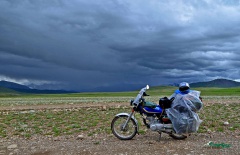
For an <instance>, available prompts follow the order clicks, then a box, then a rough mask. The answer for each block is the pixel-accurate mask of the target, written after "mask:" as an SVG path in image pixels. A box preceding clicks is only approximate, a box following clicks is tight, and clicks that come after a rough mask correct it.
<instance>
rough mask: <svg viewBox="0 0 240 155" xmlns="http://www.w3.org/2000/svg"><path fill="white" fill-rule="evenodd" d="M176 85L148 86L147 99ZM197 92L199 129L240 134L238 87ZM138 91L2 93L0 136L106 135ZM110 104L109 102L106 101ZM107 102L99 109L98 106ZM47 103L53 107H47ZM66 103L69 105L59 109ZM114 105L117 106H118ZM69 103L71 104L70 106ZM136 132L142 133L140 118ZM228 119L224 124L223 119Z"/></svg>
mask: <svg viewBox="0 0 240 155" xmlns="http://www.w3.org/2000/svg"><path fill="white" fill-rule="evenodd" d="M175 89H177V88H176V87H152V88H150V90H148V92H147V93H148V94H150V95H151V96H149V97H146V99H147V100H149V101H153V102H155V103H158V100H159V98H160V97H164V96H170V95H171V94H172V92H174V90H175ZM196 90H199V91H201V92H202V93H201V95H202V97H203V102H204V107H203V109H202V110H201V111H200V112H199V116H200V118H201V119H202V120H203V123H202V124H201V126H200V129H199V132H202V133H209V132H224V133H225V132H231V133H233V134H235V135H237V136H240V113H239V111H240V88H196ZM137 93H138V91H133V92H118V93H75V94H50V95H48V94H41V95H40V94H39V95H36V94H35V95H34V94H17V93H16V92H11V91H10V92H7V93H2V96H1V97H0V138H1V137H7V138H9V137H11V136H21V137H25V138H30V137H31V136H33V135H38V134H40V135H52V136H59V135H69V134H79V133H81V134H85V135H87V136H92V135H94V134H110V133H111V130H110V124H111V120H112V119H113V117H114V116H115V115H116V114H117V113H120V112H130V106H126V105H128V104H124V105H123V104H122V103H128V102H129V101H130V99H133V98H135V97H136V95H137ZM97 103H98V104H100V106H98V107H92V108H89V107H82V108H76V107H74V105H81V104H84V105H95V104H97ZM107 103H111V104H109V105H108V104H107ZM118 103H119V104H118ZM105 104H106V105H108V107H106V108H104V109H102V108H101V106H104V105H105ZM23 105H24V106H25V107H26V106H27V107H28V105H44V107H45V108H43V109H33V110H21V109H20V110H19V109H18V110H1V108H3V107H10V108H14V107H15V106H18V107H21V106H23ZM49 105H51V106H52V105H53V106H54V107H53V108H51V109H47V108H46V107H48V106H49ZM60 105H70V108H69V109H68V108H60V109H59V107H60ZM114 105H121V106H119V107H117V106H114ZM71 106H72V107H71ZM136 117H137V119H138V120H139V123H140V133H141V134H144V133H145V131H146V130H145V129H146V128H145V127H143V124H142V123H141V122H142V121H141V118H140V116H139V115H136ZM225 121H227V122H229V125H228V126H225V125H224V122H225Z"/></svg>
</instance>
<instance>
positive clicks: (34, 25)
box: [0, 0, 240, 90]
mask: <svg viewBox="0 0 240 155" xmlns="http://www.w3.org/2000/svg"><path fill="white" fill-rule="evenodd" d="M239 10H240V6H239V2H238V1H223V0H219V1H169V2H166V1H159V0H153V1H147V0H139V1H127V0H126V1H125V0H124V1H116V0H104V1H94V0H89V1H83V0H80V1H79V0H70V1H67V0H51V1H47V0H45V1H39V0H35V1H31V0H22V1H11V0H2V1H1V2H0V54H1V57H0V60H1V61H0V64H1V67H0V75H1V76H4V77H9V78H11V79H16V80H23V79H27V80H28V81H31V80H32V81H45V82H46V81H49V83H51V82H52V83H53V85H50V84H49V83H48V82H47V83H45V85H44V86H46V85H47V84H49V87H51V86H56V87H61V86H62V88H63V89H76V90H80V89H82V88H94V87H101V86H111V85H112V86H113V85H118V84H126V85H128V84H129V85H131V84H136V85H142V84H145V83H149V84H151V85H158V84H168V83H174V82H179V81H181V80H185V81H186V80H188V81H192V82H194V81H201V79H213V78H215V77H227V78H232V79H239V77H238V76H237V75H236V74H231V73H239V69H238V68H239V60H238V59H237V58H238V57H239V48H240V44H239V41H240V33H239V32H240V28H239V24H240V21H239V17H240V12H239ZM230 71H231V73H230ZM238 75H239V74H238Z"/></svg>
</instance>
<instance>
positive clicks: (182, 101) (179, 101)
mask: <svg viewBox="0 0 240 155" xmlns="http://www.w3.org/2000/svg"><path fill="white" fill-rule="evenodd" d="M199 96H200V92H199V91H191V92H189V93H188V94H184V95H182V94H176V95H175V99H174V100H173V103H172V106H171V108H169V109H166V112H167V115H168V117H169V118H170V120H171V121H172V124H173V128H174V130H175V131H176V133H177V134H184V133H193V132H197V131H198V128H199V125H200V124H201V122H202V120H201V119H200V118H199V116H198V114H197V113H196V112H198V111H199V110H201V108H202V107H203V103H202V102H201V100H200V99H199Z"/></svg>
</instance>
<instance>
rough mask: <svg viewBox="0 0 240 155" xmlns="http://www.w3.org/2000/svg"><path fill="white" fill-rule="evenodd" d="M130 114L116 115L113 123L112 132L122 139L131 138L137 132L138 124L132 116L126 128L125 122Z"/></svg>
mask: <svg viewBox="0 0 240 155" xmlns="http://www.w3.org/2000/svg"><path fill="white" fill-rule="evenodd" d="M127 119H128V116H126V115H122V116H116V117H115V118H114V119H113V120H112V123H111V130H112V133H113V134H114V135H115V136H116V137H117V138H118V139H121V140H130V139H132V138H133V137H134V136H135V135H136V134H137V124H136V122H135V121H134V120H133V119H132V118H131V119H130V120H129V122H128V124H126V126H125V128H123V127H124V124H125V123H126V121H127Z"/></svg>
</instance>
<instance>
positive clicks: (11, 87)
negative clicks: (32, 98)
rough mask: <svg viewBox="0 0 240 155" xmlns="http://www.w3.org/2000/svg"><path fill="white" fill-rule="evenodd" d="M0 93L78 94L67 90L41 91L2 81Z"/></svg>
mask: <svg viewBox="0 0 240 155" xmlns="http://www.w3.org/2000/svg"><path fill="white" fill-rule="evenodd" d="M0 88H1V89H0V93H6V92H8V93H9V92H12V93H30V94H31V93H32V94H63V93H76V92H75V91H66V90H39V89H31V88H29V87H27V86H25V85H21V84H17V83H14V82H8V81H0Z"/></svg>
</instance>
